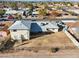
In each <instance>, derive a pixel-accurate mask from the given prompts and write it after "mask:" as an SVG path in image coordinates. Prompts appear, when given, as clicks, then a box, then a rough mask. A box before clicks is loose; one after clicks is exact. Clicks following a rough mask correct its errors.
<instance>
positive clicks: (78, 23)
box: [66, 22, 79, 27]
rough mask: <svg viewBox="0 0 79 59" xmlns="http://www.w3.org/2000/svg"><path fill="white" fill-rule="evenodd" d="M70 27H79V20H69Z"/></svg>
mask: <svg viewBox="0 0 79 59" xmlns="http://www.w3.org/2000/svg"><path fill="white" fill-rule="evenodd" d="M66 24H67V25H68V26H69V27H79V22H75V23H74V22H68V23H66Z"/></svg>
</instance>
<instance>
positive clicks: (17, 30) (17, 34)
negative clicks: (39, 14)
mask: <svg viewBox="0 0 79 59" xmlns="http://www.w3.org/2000/svg"><path fill="white" fill-rule="evenodd" d="M58 29H59V27H58V26H57V24H56V23H55V22H50V21H25V20H19V21H16V22H15V23H14V24H13V25H12V26H10V27H9V30H10V34H11V38H12V39H14V40H16V39H17V40H20V39H29V38H30V32H32V33H39V32H49V31H50V32H58Z"/></svg>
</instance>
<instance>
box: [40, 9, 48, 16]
mask: <svg viewBox="0 0 79 59" xmlns="http://www.w3.org/2000/svg"><path fill="white" fill-rule="evenodd" d="M39 14H40V15H42V16H45V15H46V14H47V12H46V9H41V10H39Z"/></svg>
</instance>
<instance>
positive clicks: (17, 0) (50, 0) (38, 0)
mask: <svg viewBox="0 0 79 59" xmlns="http://www.w3.org/2000/svg"><path fill="white" fill-rule="evenodd" d="M0 1H73V2H74V1H75V2H77V1H79V0H0Z"/></svg>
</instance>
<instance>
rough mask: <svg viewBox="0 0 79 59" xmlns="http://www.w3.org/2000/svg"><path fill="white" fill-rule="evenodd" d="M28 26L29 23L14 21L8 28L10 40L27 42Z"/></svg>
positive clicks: (28, 35) (28, 36)
mask: <svg viewBox="0 0 79 59" xmlns="http://www.w3.org/2000/svg"><path fill="white" fill-rule="evenodd" d="M30 26H31V23H30V22H28V21H23V20H22V21H16V22H15V23H14V24H13V25H12V26H11V27H9V30H10V34H11V38H12V39H14V40H21V39H24V40H25V39H28V40H29V38H30Z"/></svg>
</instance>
